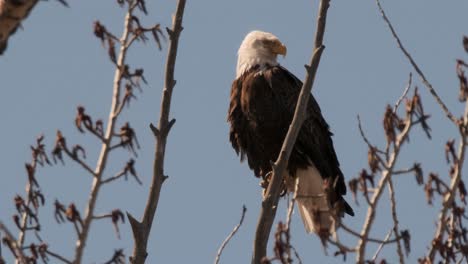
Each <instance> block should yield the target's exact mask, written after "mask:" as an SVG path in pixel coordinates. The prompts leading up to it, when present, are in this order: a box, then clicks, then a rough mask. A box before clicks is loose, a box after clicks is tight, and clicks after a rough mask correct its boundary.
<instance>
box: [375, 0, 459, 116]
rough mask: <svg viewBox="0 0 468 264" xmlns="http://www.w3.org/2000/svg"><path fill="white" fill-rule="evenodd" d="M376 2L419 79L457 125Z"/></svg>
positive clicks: (378, 2)
mask: <svg viewBox="0 0 468 264" xmlns="http://www.w3.org/2000/svg"><path fill="white" fill-rule="evenodd" d="M375 2H376V3H377V6H378V7H379V11H380V13H381V15H382V18H383V19H384V21H385V23H387V26H388V27H389V29H390V31H391V32H392V35H393V38H394V39H395V40H396V41H397V43H398V47H399V48H400V50H401V51H402V52H403V54H404V55H405V56H406V58H407V59H408V60H409V62H410V63H411V65H412V66H413V68H414V70H415V71H416V72H417V73H418V75H419V77H420V78H421V80H422V82H423V83H424V85H425V86H426V87H427V89H428V90H429V92H430V93H431V94H432V96H433V97H434V98H435V100H436V101H437V103H438V104H439V106H440V107H441V108H442V110H443V111H444V112H445V114H446V115H447V117H448V118H449V119H450V120H451V121H452V122H453V123H455V124H457V122H458V120H457V118H455V116H453V114H452V113H451V112H450V110H449V109H448V107H447V106H446V105H445V103H444V102H443V101H442V99H441V98H440V96H439V95H438V94H437V92H436V90H435V89H434V87H432V84H431V83H430V82H429V81H428V80H427V79H426V77H425V76H424V73H423V72H422V71H421V69H420V68H419V66H418V65H417V64H416V62H415V61H414V60H413V57H411V54H410V53H409V52H408V51H407V50H406V49H405V47H404V46H403V43H402V42H401V40H400V38H399V37H398V35H397V33H396V31H395V29H394V28H393V26H392V23H391V22H390V20H389V19H388V17H387V15H386V14H385V11H384V10H383V8H382V6H381V5H380V0H375Z"/></svg>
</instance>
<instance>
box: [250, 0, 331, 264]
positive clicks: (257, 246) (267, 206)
mask: <svg viewBox="0 0 468 264" xmlns="http://www.w3.org/2000/svg"><path fill="white" fill-rule="evenodd" d="M329 5H330V0H321V1H320V7H319V9H318V10H319V11H318V12H319V13H318V17H317V29H316V34H315V42H314V49H313V55H312V58H311V61H310V65H306V70H307V75H306V78H305V81H304V84H303V85H302V88H301V93H300V95H299V99H298V102H297V105H296V109H295V111H294V117H293V120H292V122H291V125H290V126H289V130H288V133H287V134H286V138H285V140H284V142H283V146H282V148H281V152H280V154H279V157H278V159H277V160H276V162H275V163H274V164H273V166H272V167H273V168H272V172H273V174H272V178H271V181H270V183H269V185H268V188H267V191H266V194H265V198H264V199H263V201H262V208H261V212H260V216H259V219H258V223H257V229H256V232H255V240H254V250H253V256H252V264H259V263H261V260H262V258H263V257H264V256H266V247H267V244H268V237H269V235H270V232H271V227H272V225H273V221H274V219H275V215H276V209H277V206H278V200H279V195H280V191H281V182H282V180H283V175H284V173H285V171H286V167H287V164H288V160H289V156H290V155H291V151H292V149H293V147H294V144H295V142H296V138H297V135H298V134H299V130H300V128H301V127H302V123H303V122H304V119H305V111H306V106H307V101H308V100H309V96H310V92H311V90H312V86H313V82H314V79H315V75H316V73H317V69H318V66H319V63H320V58H321V55H322V52H323V50H324V48H325V46H324V45H323V36H324V33H325V25H326V18H327V11H328V7H329Z"/></svg>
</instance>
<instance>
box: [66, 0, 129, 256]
mask: <svg viewBox="0 0 468 264" xmlns="http://www.w3.org/2000/svg"><path fill="white" fill-rule="evenodd" d="M136 3H137V1H130V2H129V6H128V11H127V15H126V16H125V25H124V31H123V33H122V38H121V40H120V41H121V46H120V52H119V57H118V59H117V65H116V70H115V75H114V85H113V96H112V105H111V109H110V112H109V120H108V122H107V130H106V133H105V136H104V142H103V144H102V146H101V154H100V156H99V159H98V162H97V165H96V169H95V171H94V175H95V177H94V179H93V184H92V188H91V193H90V195H89V200H88V203H87V208H86V213H85V217H84V221H83V228H82V231H81V232H80V233H79V237H78V241H77V243H76V249H75V259H74V261H73V263H77V264H79V263H81V259H82V257H83V251H84V248H85V246H86V241H87V238H88V234H89V229H90V226H91V222H92V221H93V215H94V209H95V206H96V201H97V197H98V194H99V190H100V187H101V186H102V176H103V172H104V170H105V168H106V165H107V160H108V154H109V152H110V147H111V141H112V137H113V136H114V134H115V124H116V123H117V117H118V115H116V114H115V113H117V111H118V109H119V105H120V104H121V102H120V92H121V90H122V89H121V81H122V78H123V76H124V69H125V58H126V55H127V50H128V48H129V46H128V45H127V40H128V38H129V35H130V32H131V29H130V27H131V19H132V16H133V14H132V12H133V10H134V8H135V6H136Z"/></svg>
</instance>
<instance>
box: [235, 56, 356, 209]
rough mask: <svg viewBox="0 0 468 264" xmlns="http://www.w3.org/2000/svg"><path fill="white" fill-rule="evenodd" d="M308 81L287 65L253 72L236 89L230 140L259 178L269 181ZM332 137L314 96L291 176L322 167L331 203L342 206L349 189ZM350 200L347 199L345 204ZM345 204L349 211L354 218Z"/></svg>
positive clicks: (292, 159)
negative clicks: (299, 171)
mask: <svg viewBox="0 0 468 264" xmlns="http://www.w3.org/2000/svg"><path fill="white" fill-rule="evenodd" d="M301 87H302V82H301V81H300V80H299V79H297V78H296V77H295V76H294V75H293V74H292V73H290V72H289V71H288V70H286V69H285V68H283V67H281V66H268V65H267V66H266V67H262V68H260V67H259V66H256V67H252V68H251V69H250V70H248V71H246V72H245V73H244V74H243V75H242V76H240V77H239V78H238V79H236V80H235V81H234V82H233V84H232V88H231V102H230V106H229V112H228V122H229V123H230V125H231V129H230V141H231V144H232V146H233V148H234V149H235V151H236V153H237V154H238V155H240V157H241V160H244V159H245V158H247V161H248V164H249V167H250V168H251V169H252V170H253V171H254V174H255V176H257V177H262V178H264V177H265V176H266V174H267V173H268V172H269V171H270V170H271V161H275V160H276V159H277V157H278V154H279V152H280V150H281V146H282V144H283V141H284V138H285V136H286V133H287V131H288V128H289V125H290V124H291V120H292V118H293V115H294V110H295V107H296V103H297V99H298V97H299V93H300V89H301ZM331 136H332V133H331V132H330V130H329V126H328V124H327V122H326V121H325V119H324V118H323V116H322V113H321V110H320V107H319V105H318V103H317V102H316V101H315V99H314V97H313V96H312V95H311V96H310V99H309V102H308V105H307V116H306V119H305V121H304V124H303V126H302V128H301V130H300V132H299V135H298V138H297V141H296V144H295V146H294V148H293V151H292V153H291V157H290V159H289V163H288V171H289V173H290V175H294V174H295V171H296V170H297V169H298V168H302V169H305V168H307V167H308V166H310V165H312V164H311V162H312V163H313V164H314V165H315V166H316V168H317V170H318V171H319V172H320V174H321V176H322V178H324V179H328V182H330V183H331V184H332V186H333V190H334V192H333V193H334V195H331V200H332V201H331V203H332V204H334V203H335V202H337V201H342V200H343V198H342V197H341V196H342V195H345V194H346V184H345V182H344V177H343V173H342V172H341V170H340V164H339V162H338V158H337V156H336V153H335V150H334V147H333V141H332V138H331ZM343 201H344V200H343ZM344 203H345V207H346V208H345V211H346V212H347V213H348V214H351V215H352V214H353V212H352V209H351V207H350V206H349V205H348V204H347V203H346V202H344Z"/></svg>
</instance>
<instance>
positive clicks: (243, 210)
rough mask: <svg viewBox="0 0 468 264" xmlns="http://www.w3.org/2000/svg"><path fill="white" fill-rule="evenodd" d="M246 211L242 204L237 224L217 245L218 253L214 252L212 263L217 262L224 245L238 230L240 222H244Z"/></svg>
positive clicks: (216, 263)
mask: <svg viewBox="0 0 468 264" xmlns="http://www.w3.org/2000/svg"><path fill="white" fill-rule="evenodd" d="M246 211H247V208H246V207H245V205H244V206H242V215H241V219H240V221H239V224H237V225H236V226H235V227H234V229H233V230H232V231H231V233H230V234H229V235H228V236H227V237H226V239H224V241H223V243H222V244H221V246H220V247H219V249H218V253H217V254H216V258H215V261H214V263H215V264H218V263H219V259H220V258H221V254H223V250H224V248H225V247H226V245H227V244H228V243H229V241H230V240H231V238H232V237H234V235H235V234H236V233H237V230H239V228H240V227H241V225H242V223H243V222H244V217H245V212H246Z"/></svg>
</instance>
